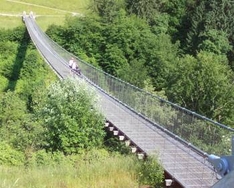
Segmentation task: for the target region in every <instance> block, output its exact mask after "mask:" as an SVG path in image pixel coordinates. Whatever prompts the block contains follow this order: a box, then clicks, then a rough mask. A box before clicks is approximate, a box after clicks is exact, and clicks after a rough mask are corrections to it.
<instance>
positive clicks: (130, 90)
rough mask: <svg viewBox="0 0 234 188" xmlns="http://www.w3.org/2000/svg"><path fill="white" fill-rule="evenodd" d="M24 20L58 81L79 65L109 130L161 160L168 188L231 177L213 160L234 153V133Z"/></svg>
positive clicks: (192, 186) (190, 186) (193, 186)
mask: <svg viewBox="0 0 234 188" xmlns="http://www.w3.org/2000/svg"><path fill="white" fill-rule="evenodd" d="M23 20H24V22H25V25H26V27H27V30H28V33H29V35H30V37H31V39H32V41H33V43H34V45H35V46H36V47H37V49H38V51H39V52H40V54H41V55H42V57H43V58H44V59H45V61H46V62H47V63H48V64H49V65H50V66H51V68H52V69H53V70H54V71H55V73H56V74H57V75H58V77H59V78H61V79H64V78H67V77H70V76H71V74H70V68H69V66H68V61H69V59H71V57H73V58H75V59H76V60H77V61H78V64H79V68H80V69H81V70H82V77H79V76H77V79H84V80H86V81H87V83H88V84H90V85H91V86H92V87H94V88H95V89H96V91H97V94H98V95H99V96H100V98H101V100H100V106H101V110H102V112H103V114H104V116H105V118H106V124H105V126H106V128H107V129H109V131H112V132H113V134H114V135H116V136H118V137H119V139H120V140H122V141H124V142H125V143H126V145H129V147H131V149H132V152H136V153H137V155H138V157H139V158H140V157H141V158H143V157H145V156H147V155H157V156H158V158H159V160H160V162H161V163H162V165H163V168H164V169H165V171H166V172H167V173H168V174H169V175H170V177H171V179H170V181H168V182H169V184H168V186H170V184H171V185H172V186H173V182H177V183H179V185H180V186H181V187H188V188H201V187H204V188H205V187H212V186H213V185H215V184H216V183H217V182H218V181H219V179H221V178H222V177H223V176H224V175H226V174H227V173H228V171H227V170H228V169H224V168H222V167H223V166H222V164H221V168H220V166H219V167H218V170H219V171H218V172H219V173H217V169H215V168H214V167H213V165H211V163H210V162H211V160H210V161H209V156H210V154H214V155H215V156H216V155H217V156H222V155H228V154H229V153H230V152H231V148H232V146H231V137H232V134H233V132H234V129H232V128H229V127H227V126H225V125H223V124H220V123H218V122H215V121H213V120H211V119H208V118H206V117H204V116H201V115H199V114H197V113H195V112H192V111H189V110H187V109H185V108H182V107H180V106H178V105H176V104H173V103H171V102H169V101H167V100H164V99H163V98H160V97H158V96H154V95H152V94H150V93H148V92H146V91H143V90H141V89H139V88H137V87H135V86H133V85H130V84H128V83H126V82H124V81H121V80H119V79H118V78H115V77H113V76H111V75H109V74H107V73H105V72H103V71H101V70H99V69H97V68H95V67H93V66H92V65H90V64H88V63H86V62H84V61H82V60H81V59H79V58H78V57H76V56H74V55H73V54H71V53H69V52H67V51H66V50H65V49H63V48H62V47H60V46H59V45H58V44H56V43H55V42H54V41H53V40H51V39H50V38H49V37H48V36H47V35H46V34H45V33H44V32H43V31H42V30H41V29H40V27H39V26H38V25H37V23H36V21H35V18H34V16H33V15H32V14H30V15H29V16H27V15H26V14H25V13H24V14H23ZM233 155H234V154H233ZM212 156H213V155H212ZM213 158H215V157H213ZM213 158H212V159H213ZM216 159H217V160H220V159H219V158H215V160H216ZM217 160H216V165H217V166H218V165H219V164H218V163H217ZM221 162H223V161H221ZM225 164H226V163H225ZM229 170H230V169H229ZM231 170H232V169H231ZM168 182H167V183H168Z"/></svg>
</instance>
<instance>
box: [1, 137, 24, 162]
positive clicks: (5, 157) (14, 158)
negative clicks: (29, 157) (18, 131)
mask: <svg viewBox="0 0 234 188" xmlns="http://www.w3.org/2000/svg"><path fill="white" fill-rule="evenodd" d="M24 160H25V159H24V154H23V152H20V151H17V150H15V149H14V148H12V147H11V146H10V145H9V144H7V143H6V142H4V141H0V165H7V166H23V165H24Z"/></svg>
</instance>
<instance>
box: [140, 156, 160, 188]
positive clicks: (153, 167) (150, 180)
mask: <svg viewBox="0 0 234 188" xmlns="http://www.w3.org/2000/svg"><path fill="white" fill-rule="evenodd" d="M138 172H139V173H138V181H139V183H140V184H142V185H150V186H154V187H162V183H163V177H164V172H163V168H162V166H161V165H160V164H159V162H158V159H157V158H156V157H153V156H149V157H147V158H146V160H144V161H142V162H141V163H140V165H139V170H138Z"/></svg>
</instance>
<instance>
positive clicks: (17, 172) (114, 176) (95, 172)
mask: <svg viewBox="0 0 234 188" xmlns="http://www.w3.org/2000/svg"><path fill="white" fill-rule="evenodd" d="M135 160H136V159H135V158H133V157H130V156H128V157H126V156H125V157H124V156H111V157H108V158H105V160H94V161H92V162H91V163H89V162H88V161H79V162H77V163H76V165H69V163H68V164H66V163H64V164H60V165H57V166H50V165H47V166H43V167H40V168H39V167H37V168H35V167H30V168H25V167H3V166H1V167H0V187H2V188H3V187H18V188H30V187H34V188H37V187H38V188H42V187H50V188H110V187H111V188H137V187H138V184H137V180H136V166H135V165H136V161H135Z"/></svg>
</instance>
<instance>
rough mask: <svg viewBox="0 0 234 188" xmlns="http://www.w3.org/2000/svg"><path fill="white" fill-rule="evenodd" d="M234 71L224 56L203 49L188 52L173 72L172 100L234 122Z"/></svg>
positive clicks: (213, 116)
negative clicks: (195, 54) (195, 55)
mask: <svg viewBox="0 0 234 188" xmlns="http://www.w3.org/2000/svg"><path fill="white" fill-rule="evenodd" d="M233 78H234V75H233V72H232V71H231V69H230V67H229V66H228V64H227V59H226V58H225V56H222V55H216V54H214V53H209V52H200V53H199V54H198V55H197V57H196V58H194V57H192V56H189V55H186V56H185V57H183V58H181V59H180V60H179V61H177V64H176V66H175V69H174V71H172V72H171V77H170V78H169V79H170V82H169V83H170V84H169V85H168V87H167V90H166V92H167V96H168V99H169V100H170V101H173V102H176V103H179V105H181V106H183V107H185V108H187V109H190V110H193V111H195V112H197V113H199V114H202V115H204V116H207V117H209V118H212V119H214V120H217V121H222V122H223V123H226V124H233V115H232V114H233V112H234V111H233V110H234V108H233V106H234V100H233V95H234V86H233Z"/></svg>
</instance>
